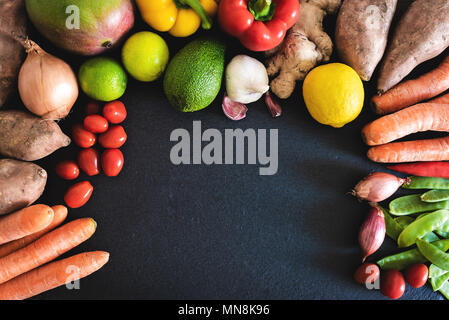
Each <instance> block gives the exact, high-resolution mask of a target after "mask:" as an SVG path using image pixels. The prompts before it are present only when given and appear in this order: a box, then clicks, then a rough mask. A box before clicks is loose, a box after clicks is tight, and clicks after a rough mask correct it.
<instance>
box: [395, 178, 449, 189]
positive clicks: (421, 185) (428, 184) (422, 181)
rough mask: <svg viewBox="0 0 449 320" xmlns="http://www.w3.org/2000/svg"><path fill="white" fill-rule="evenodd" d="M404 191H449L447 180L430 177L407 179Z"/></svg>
mask: <svg viewBox="0 0 449 320" xmlns="http://www.w3.org/2000/svg"><path fill="white" fill-rule="evenodd" d="M402 187H403V188H404V189H440V190H449V179H445V178H432V177H409V178H408V181H407V183H404V184H403V185H402Z"/></svg>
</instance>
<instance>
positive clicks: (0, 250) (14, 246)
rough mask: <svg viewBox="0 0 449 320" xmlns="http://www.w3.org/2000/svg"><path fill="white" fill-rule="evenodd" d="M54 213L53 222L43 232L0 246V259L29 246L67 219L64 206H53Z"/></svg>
mask: <svg viewBox="0 0 449 320" xmlns="http://www.w3.org/2000/svg"><path fill="white" fill-rule="evenodd" d="M51 209H52V210H53V212H54V217H53V221H52V222H51V223H50V224H49V225H48V226H47V227H46V228H44V229H43V230H41V231H38V232H35V233H33V234H30V235H29V236H26V237H24V238H21V239H17V240H15V241H11V242H8V243H6V244H4V245H2V246H0V258H1V257H4V256H7V255H8V254H10V253H11V252H14V251H17V250H19V249H21V248H23V247H25V246H26V245H28V244H30V243H31V242H33V241H34V240H36V239H39V238H40V237H41V236H43V235H44V234H46V233H47V232H48V231H50V230H53V229H54V228H56V227H57V226H59V225H60V224H61V223H62V222H63V221H64V220H65V218H66V217H67V208H66V207H64V206H54V207H51Z"/></svg>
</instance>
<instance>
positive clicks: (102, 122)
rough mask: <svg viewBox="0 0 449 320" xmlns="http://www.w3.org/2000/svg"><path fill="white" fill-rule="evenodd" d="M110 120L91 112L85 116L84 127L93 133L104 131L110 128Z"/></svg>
mask: <svg viewBox="0 0 449 320" xmlns="http://www.w3.org/2000/svg"><path fill="white" fill-rule="evenodd" d="M108 127H109V123H108V120H106V119H105V118H103V117H102V116H100V115H98V114H91V115H90V116H87V117H85V118H84V129H86V130H87V131H90V132H92V133H103V132H105V131H106V130H108Z"/></svg>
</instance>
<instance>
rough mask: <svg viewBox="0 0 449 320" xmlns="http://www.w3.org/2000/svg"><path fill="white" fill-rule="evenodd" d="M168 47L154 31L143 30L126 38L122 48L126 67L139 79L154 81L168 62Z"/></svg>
mask: <svg viewBox="0 0 449 320" xmlns="http://www.w3.org/2000/svg"><path fill="white" fill-rule="evenodd" d="M168 57H169V52H168V47H167V44H166V43H165V41H164V39H162V38H161V37H160V36H158V35H157V34H155V33H153V32H149V31H142V32H138V33H136V34H133V35H132V36H131V37H129V39H128V40H126V42H125V44H124V45H123V49H122V61H123V65H124V66H125V69H126V70H127V71H128V72H129V73H130V74H131V75H132V76H133V77H134V78H136V79H137V80H140V81H145V82H148V81H154V80H156V79H157V78H159V77H160V76H161V74H162V73H163V72H164V70H165V67H166V66H167V63H168Z"/></svg>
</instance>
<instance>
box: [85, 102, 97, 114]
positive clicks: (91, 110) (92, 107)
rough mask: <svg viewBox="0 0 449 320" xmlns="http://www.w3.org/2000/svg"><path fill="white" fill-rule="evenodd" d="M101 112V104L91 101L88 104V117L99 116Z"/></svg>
mask: <svg viewBox="0 0 449 320" xmlns="http://www.w3.org/2000/svg"><path fill="white" fill-rule="evenodd" d="M100 110H101V106H100V103H99V102H98V101H89V102H88V103H87V104H86V110H85V111H86V115H87V116H90V115H91V114H99V113H100Z"/></svg>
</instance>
